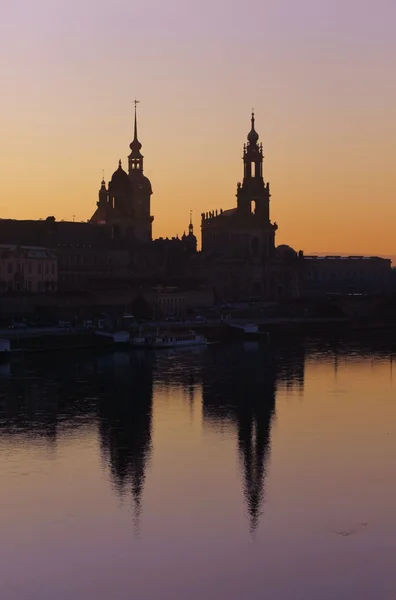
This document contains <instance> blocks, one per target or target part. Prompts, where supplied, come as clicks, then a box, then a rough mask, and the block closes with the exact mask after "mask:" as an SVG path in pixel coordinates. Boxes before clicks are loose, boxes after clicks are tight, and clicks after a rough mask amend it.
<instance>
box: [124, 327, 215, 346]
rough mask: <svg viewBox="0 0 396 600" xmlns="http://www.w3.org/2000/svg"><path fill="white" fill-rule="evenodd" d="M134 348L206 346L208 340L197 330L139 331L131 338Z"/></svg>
mask: <svg viewBox="0 0 396 600" xmlns="http://www.w3.org/2000/svg"><path fill="white" fill-rule="evenodd" d="M131 343H132V346H133V347H134V348H182V347H186V346H204V345H205V344H207V340H206V338H205V337H204V336H203V335H200V334H197V333H195V331H187V332H183V331H174V332H164V333H159V332H157V333H155V334H153V333H139V335H137V336H136V337H133V338H132V339H131Z"/></svg>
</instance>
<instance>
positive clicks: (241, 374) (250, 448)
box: [202, 344, 304, 534]
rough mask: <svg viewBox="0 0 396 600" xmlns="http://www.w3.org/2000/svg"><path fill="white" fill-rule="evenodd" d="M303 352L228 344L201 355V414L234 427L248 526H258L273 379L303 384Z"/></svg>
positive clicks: (252, 528) (272, 408)
mask: <svg viewBox="0 0 396 600" xmlns="http://www.w3.org/2000/svg"><path fill="white" fill-rule="evenodd" d="M303 382H304V352H303V349H302V348H297V347H294V349H293V350H292V351H291V352H290V350H288V349H287V348H283V349H282V348H281V347H277V348H276V349H274V348H273V349H272V351H271V352H270V351H269V349H268V348H267V347H265V346H261V347H259V346H252V345H250V344H245V345H244V346H243V347H241V346H227V347H217V348H214V349H213V351H212V352H211V353H208V354H207V355H206V361H205V364H204V368H203V393H202V402H203V416H204V421H206V422H207V423H209V424H212V425H214V426H216V425H218V424H221V425H223V424H224V423H225V422H227V423H228V424H229V425H232V426H234V428H235V430H236V432H237V440H238V454H239V459H240V464H241V469H242V477H243V491H244V495H245V499H246V504H247V511H248V514H249V522H250V531H251V533H252V534H253V533H254V532H255V531H256V529H257V526H258V523H259V519H260V515H261V511H262V504H263V500H264V480H265V476H266V466H267V461H268V458H269V453H270V440H271V426H272V422H273V419H274V417H275V398H276V388H277V384H284V383H286V385H287V386H293V385H296V386H297V387H301V386H303Z"/></svg>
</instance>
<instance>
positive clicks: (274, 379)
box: [0, 336, 396, 533]
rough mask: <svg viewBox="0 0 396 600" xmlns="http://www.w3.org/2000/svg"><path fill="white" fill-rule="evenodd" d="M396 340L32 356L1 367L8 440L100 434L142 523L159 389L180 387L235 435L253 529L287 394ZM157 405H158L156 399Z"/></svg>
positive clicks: (205, 419)
mask: <svg viewBox="0 0 396 600" xmlns="http://www.w3.org/2000/svg"><path fill="white" fill-rule="evenodd" d="M395 351H396V345H395V344H394V343H393V340H390V341H388V342H387V341H386V340H384V338H383V336H380V337H379V338H378V339H377V340H373V339H370V340H368V341H367V342H366V343H365V342H364V340H363V341H362V340H358V341H356V340H353V339H352V340H351V339H348V340H331V341H328V342H323V341H322V340H321V341H320V342H317V341H315V340H311V341H305V342H303V341H301V340H297V339H296V340H294V341H290V342H288V343H287V344H272V345H271V346H267V345H260V344H257V343H246V344H238V345H226V346H223V345H213V346H210V347H209V348H207V349H199V350H193V351H185V352H162V353H158V354H154V353H114V354H106V355H91V354H86V353H80V354H78V355H71V354H57V355H54V356H52V357H51V356H50V357H48V356H45V359H43V357H42V356H33V357H30V358H29V359H27V360H25V361H21V362H18V361H17V362H13V363H11V365H2V366H1V369H0V436H1V437H2V438H4V437H6V436H11V437H12V436H19V437H21V436H22V437H23V438H24V439H25V440H26V441H28V440H32V439H33V438H36V439H41V440H45V441H46V443H47V444H49V445H50V446H51V447H52V449H53V450H54V449H55V448H56V441H57V437H58V435H59V434H61V433H62V434H65V433H67V432H76V431H78V429H79V428H81V427H83V426H89V427H95V428H97V431H98V436H99V443H100V449H101V453H102V458H103V462H104V464H105V468H106V469H107V471H108V473H109V478H110V481H111V483H112V486H113V488H114V490H115V491H116V492H117V494H118V495H119V496H120V497H122V498H131V499H132V502H133V507H134V518H135V524H136V527H138V523H139V519H140V515H141V511H142V503H143V492H144V486H145V482H146V477H147V468H148V464H149V462H150V459H151V456H152V454H153V440H152V435H153V433H152V430H153V425H152V421H153V401H154V402H155V392H156V390H167V391H172V390H175V389H178V388H181V389H182V390H183V392H184V396H185V398H186V399H187V400H188V401H189V402H190V403H191V404H192V403H193V400H194V397H195V393H196V392H197V391H199V392H200V394H201V398H202V424H203V428H204V429H205V428H212V429H214V430H215V431H217V432H218V434H219V435H220V431H222V430H224V428H226V429H227V431H228V432H231V431H232V432H234V434H235V439H236V443H237V448H236V451H237V455H238V459H239V464H240V470H241V478H242V489H243V493H244V497H245V502H246V507H247V515H248V519H249V526H250V531H251V533H254V532H255V531H256V530H257V527H258V524H259V520H260V515H261V514H262V510H263V502H264V499H265V478H266V474H267V470H268V465H269V459H270V449H271V428H272V426H273V423H274V420H275V418H276V397H277V394H279V393H280V391H285V392H287V391H290V390H292V391H294V392H295V391H296V390H297V391H299V392H300V393H302V392H303V390H304V372H305V364H306V361H307V360H308V361H322V362H323V361H324V360H325V361H328V362H332V363H333V365H334V370H335V373H336V372H337V369H338V367H339V364H340V363H341V364H342V362H343V361H345V360H348V361H350V360H353V359H354V357H355V356H356V357H357V356H359V357H362V356H371V357H377V358H389V357H392V356H393V353H394V352H395ZM153 399H154V400H153Z"/></svg>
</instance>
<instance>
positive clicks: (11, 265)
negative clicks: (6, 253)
mask: <svg viewBox="0 0 396 600" xmlns="http://www.w3.org/2000/svg"><path fill="white" fill-rule="evenodd" d="M7 272H8V273H13V272H14V265H13V264H12V263H8V265H7Z"/></svg>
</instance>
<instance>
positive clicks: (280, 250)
mask: <svg viewBox="0 0 396 600" xmlns="http://www.w3.org/2000/svg"><path fill="white" fill-rule="evenodd" d="M275 252H276V256H277V257H278V258H281V259H282V260H287V259H292V258H296V257H297V252H296V251H295V250H294V249H293V248H292V247H291V246H288V245H287V244H281V245H280V246H277V247H276V249H275Z"/></svg>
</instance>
